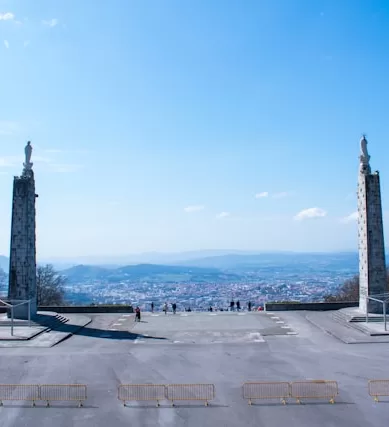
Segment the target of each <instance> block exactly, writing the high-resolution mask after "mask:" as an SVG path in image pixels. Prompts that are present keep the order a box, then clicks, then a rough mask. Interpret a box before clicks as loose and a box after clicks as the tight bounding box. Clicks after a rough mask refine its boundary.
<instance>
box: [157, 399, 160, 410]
mask: <svg viewBox="0 0 389 427" xmlns="http://www.w3.org/2000/svg"><path fill="white" fill-rule="evenodd" d="M159 407H160V404H159V400H157V408H159Z"/></svg>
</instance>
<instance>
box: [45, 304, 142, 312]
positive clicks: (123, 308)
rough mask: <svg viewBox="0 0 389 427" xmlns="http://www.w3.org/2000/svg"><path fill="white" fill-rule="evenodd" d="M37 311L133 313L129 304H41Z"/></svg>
mask: <svg viewBox="0 0 389 427" xmlns="http://www.w3.org/2000/svg"><path fill="white" fill-rule="evenodd" d="M38 311H54V312H56V313H133V312H134V308H133V307H132V306H131V305H68V306H62V307H57V306H50V307H49V306H46V307H44V306H42V307H38Z"/></svg>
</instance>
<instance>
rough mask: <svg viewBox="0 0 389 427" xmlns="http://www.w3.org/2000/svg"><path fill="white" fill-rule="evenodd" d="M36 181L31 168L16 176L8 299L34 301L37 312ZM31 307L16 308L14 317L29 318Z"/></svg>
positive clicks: (33, 305) (32, 309) (32, 307)
mask: <svg viewBox="0 0 389 427" xmlns="http://www.w3.org/2000/svg"><path fill="white" fill-rule="evenodd" d="M35 197H36V195H35V182H34V173H33V171H32V170H29V171H24V173H23V175H22V176H21V177H14V183H13V198H12V223H11V245H10V246H11V247H10V269H9V287H8V298H10V299H14V300H15V299H16V300H28V299H30V300H31V312H32V315H34V314H35V313H36V252H35ZM27 315H28V306H27V304H24V305H22V306H19V307H17V308H15V317H19V318H27Z"/></svg>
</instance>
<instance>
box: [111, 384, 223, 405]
mask: <svg viewBox="0 0 389 427" xmlns="http://www.w3.org/2000/svg"><path fill="white" fill-rule="evenodd" d="M214 398H215V385H214V384H120V385H119V387H118V399H119V400H121V401H122V402H123V405H124V406H126V402H129V401H156V402H157V406H160V401H161V400H169V401H170V402H171V405H172V406H174V402H175V401H179V400H187V401H190V400H192V401H198V400H200V401H204V404H205V406H208V404H209V402H210V401H211V400H213V399H214Z"/></svg>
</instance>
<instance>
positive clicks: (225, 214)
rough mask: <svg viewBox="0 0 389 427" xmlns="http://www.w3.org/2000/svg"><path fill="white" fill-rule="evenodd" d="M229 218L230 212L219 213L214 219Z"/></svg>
mask: <svg viewBox="0 0 389 427" xmlns="http://www.w3.org/2000/svg"><path fill="white" fill-rule="evenodd" d="M229 216H231V214H230V212H220V213H219V214H217V215H216V218H227V217H229Z"/></svg>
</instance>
